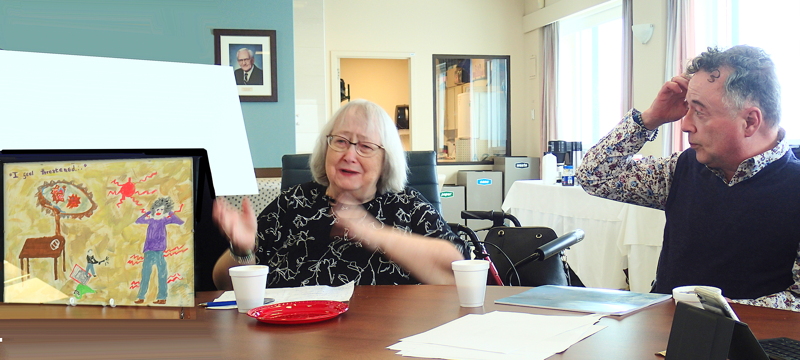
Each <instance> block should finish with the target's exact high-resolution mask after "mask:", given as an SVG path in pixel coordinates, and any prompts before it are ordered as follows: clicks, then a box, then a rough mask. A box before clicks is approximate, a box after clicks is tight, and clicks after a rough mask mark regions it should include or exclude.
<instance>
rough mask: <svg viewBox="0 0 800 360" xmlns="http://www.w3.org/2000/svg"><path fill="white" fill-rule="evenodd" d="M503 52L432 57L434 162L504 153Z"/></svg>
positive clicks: (486, 159) (508, 146)
mask: <svg viewBox="0 0 800 360" xmlns="http://www.w3.org/2000/svg"><path fill="white" fill-rule="evenodd" d="M509 61H510V57H509V56H481V55H433V93H434V101H433V105H434V114H433V116H434V132H435V134H436V135H435V140H434V143H435V146H436V152H437V157H438V161H439V163H440V164H449V163H475V162H491V161H492V160H493V159H494V157H495V156H506V155H510V152H511V143H510V138H511V136H510V133H509V129H510V124H511V115H510V113H509V108H510V99H511V94H510V93H509V73H508V70H509Z"/></svg>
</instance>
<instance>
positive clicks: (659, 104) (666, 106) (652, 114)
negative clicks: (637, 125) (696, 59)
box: [642, 75, 690, 130]
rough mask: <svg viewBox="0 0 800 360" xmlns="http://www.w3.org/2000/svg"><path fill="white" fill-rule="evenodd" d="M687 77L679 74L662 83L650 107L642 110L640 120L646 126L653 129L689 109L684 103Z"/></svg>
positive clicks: (687, 84)
mask: <svg viewBox="0 0 800 360" xmlns="http://www.w3.org/2000/svg"><path fill="white" fill-rule="evenodd" d="M689 78H690V77H689V76H688V75H680V76H675V77H673V78H672V79H671V80H670V81H667V82H666V83H664V85H663V86H662V87H661V90H659V91H658V95H656V98H655V100H653V104H652V105H650V108H648V109H647V110H645V111H643V112H642V122H643V123H644V126H645V127H646V128H648V129H650V130H655V129H656V128H658V127H659V126H661V125H663V124H666V123H669V122H673V121H676V120H680V119H681V118H683V116H684V115H686V112H687V111H689V105H688V104H687V103H686V90H687V89H688V87H689Z"/></svg>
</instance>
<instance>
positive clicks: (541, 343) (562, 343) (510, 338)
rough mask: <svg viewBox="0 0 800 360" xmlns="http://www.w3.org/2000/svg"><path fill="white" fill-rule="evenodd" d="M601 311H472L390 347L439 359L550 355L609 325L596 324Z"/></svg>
mask: <svg viewBox="0 0 800 360" xmlns="http://www.w3.org/2000/svg"><path fill="white" fill-rule="evenodd" d="M601 317H602V315H598V314H592V315H585V316H555V315H536V314H526V313H515V312H501V311H494V312H491V313H488V314H483V315H479V314H470V315H466V316H463V317H461V318H459V319H456V320H453V321H451V322H449V323H447V324H444V325H442V326H439V327H436V328H434V329H431V330H429V331H426V332H423V333H420V334H417V335H414V336H409V337H407V338H404V339H401V341H400V342H399V343H397V344H394V345H392V346H389V349H392V350H398V351H399V352H398V354H399V355H403V356H410V357H426V358H441V359H463V360H471V359H491V360H494V359H497V360H501V359H513V360H516V359H546V358H548V357H550V356H552V355H554V354H556V353H559V352H563V351H565V350H566V349H567V348H569V347H570V346H572V344H575V343H577V342H578V341H580V340H582V339H584V338H586V337H588V336H590V335H592V334H594V333H595V332H597V331H599V330H601V329H603V328H605V326H600V325H595V323H596V322H597V321H599V319H600V318H601ZM465 334H480V336H465Z"/></svg>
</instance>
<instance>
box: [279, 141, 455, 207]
mask: <svg viewBox="0 0 800 360" xmlns="http://www.w3.org/2000/svg"><path fill="white" fill-rule="evenodd" d="M310 157H311V154H289V155H284V156H283V158H282V159H281V163H282V165H283V167H282V169H281V191H284V190H286V189H288V188H290V187H292V186H294V185H297V184H302V183H305V182H309V181H311V180H313V179H314V178H313V177H312V176H311V169H309V167H308V160H309V158H310ZM406 159H407V161H408V170H409V174H408V186H410V187H412V188H414V189H417V191H419V192H420V193H422V196H424V197H425V199H427V200H428V201H429V202H430V203H431V204H433V207H434V208H436V210H438V211H440V212H441V211H442V202H441V200H440V199H439V177H438V174H437V173H436V152H435V151H433V150H431V151H406Z"/></svg>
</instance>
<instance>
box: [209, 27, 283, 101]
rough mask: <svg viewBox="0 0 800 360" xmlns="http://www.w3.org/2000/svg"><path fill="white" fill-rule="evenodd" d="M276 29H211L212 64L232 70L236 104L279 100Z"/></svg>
mask: <svg viewBox="0 0 800 360" xmlns="http://www.w3.org/2000/svg"><path fill="white" fill-rule="evenodd" d="M276 60H277V53H276V50H275V30H235V29H214V63H215V64H217V65H223V66H231V67H233V76H234V77H235V78H236V85H237V87H238V88H239V101H267V102H277V101H278V74H277V61H276Z"/></svg>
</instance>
